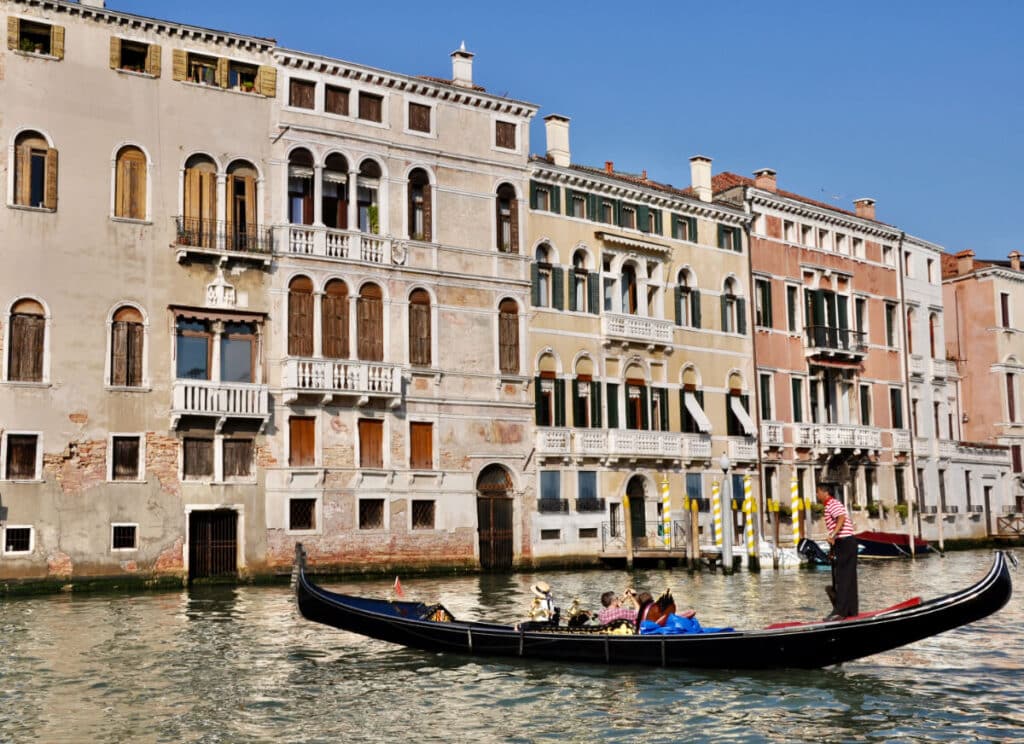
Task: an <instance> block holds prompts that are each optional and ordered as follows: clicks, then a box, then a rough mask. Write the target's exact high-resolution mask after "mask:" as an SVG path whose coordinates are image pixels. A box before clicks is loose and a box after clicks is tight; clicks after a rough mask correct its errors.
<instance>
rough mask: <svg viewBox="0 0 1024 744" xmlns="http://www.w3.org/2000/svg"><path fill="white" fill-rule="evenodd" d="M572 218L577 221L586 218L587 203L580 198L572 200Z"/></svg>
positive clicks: (574, 197) (575, 197)
mask: <svg viewBox="0 0 1024 744" xmlns="http://www.w3.org/2000/svg"><path fill="white" fill-rule="evenodd" d="M572 216H573V217H576V218H577V219H581V220H582V219H585V218H586V216H587V202H586V200H585V199H584V198H583V197H582V196H573V198H572Z"/></svg>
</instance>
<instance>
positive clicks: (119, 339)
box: [110, 306, 145, 387]
mask: <svg viewBox="0 0 1024 744" xmlns="http://www.w3.org/2000/svg"><path fill="white" fill-rule="evenodd" d="M144 339H145V327H144V326H143V322H142V313H140V312H139V311H138V310H137V309H136V308H134V307H129V306H125V307H120V308H118V309H117V310H115V311H114V316H113V322H112V323H111V325H110V384H111V385H115V386H119V387H141V386H142V384H143V383H142V366H143V365H142V360H143V351H144V349H143V344H144Z"/></svg>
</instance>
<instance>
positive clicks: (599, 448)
mask: <svg viewBox="0 0 1024 744" xmlns="http://www.w3.org/2000/svg"><path fill="white" fill-rule="evenodd" d="M683 437H684V435H683V434H680V433H679V432H673V431H646V430H637V429H562V428H548V427H542V428H540V429H538V430H537V434H536V439H535V440H534V441H535V446H536V448H537V456H538V458H540V459H541V460H546V459H553V458H562V459H563V460H566V461H568V459H569V458H572V457H577V458H599V459H603V460H607V461H609V462H615V461H617V460H619V459H624V460H639V459H652V460H673V461H678V460H679V459H680V457H682V447H683ZM710 455H711V445H710V440H708V457H710Z"/></svg>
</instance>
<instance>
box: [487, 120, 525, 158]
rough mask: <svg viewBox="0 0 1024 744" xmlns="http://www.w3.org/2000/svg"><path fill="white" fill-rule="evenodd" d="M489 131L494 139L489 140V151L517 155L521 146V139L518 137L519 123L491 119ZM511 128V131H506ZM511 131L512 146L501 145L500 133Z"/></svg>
mask: <svg viewBox="0 0 1024 744" xmlns="http://www.w3.org/2000/svg"><path fill="white" fill-rule="evenodd" d="M492 122H493V123H492V126H491V131H493V132H494V137H493V138H492V139H491V149H492V150H496V151H497V152H507V153H518V152H519V149H520V145H521V140H522V137H521V136H520V131H519V129H520V127H519V122H516V121H509V120H508V119H505V118H501V117H499V116H495V117H493V118H492ZM507 128H511V130H509V129H507ZM503 131H504V132H508V131H511V134H512V145H511V146H508V145H503V144H501V140H502V135H501V134H500V132H503Z"/></svg>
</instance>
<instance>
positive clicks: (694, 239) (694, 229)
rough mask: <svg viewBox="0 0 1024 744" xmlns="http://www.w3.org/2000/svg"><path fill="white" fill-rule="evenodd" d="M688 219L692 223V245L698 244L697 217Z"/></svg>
mask: <svg viewBox="0 0 1024 744" xmlns="http://www.w3.org/2000/svg"><path fill="white" fill-rule="evenodd" d="M686 219H687V220H688V221H689V223H690V242H691V243H696V242H697V218H696V217H687V218H686Z"/></svg>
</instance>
